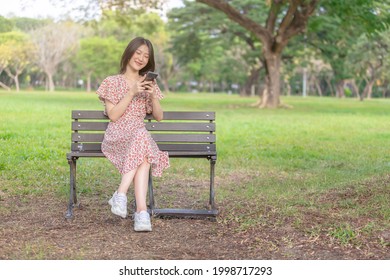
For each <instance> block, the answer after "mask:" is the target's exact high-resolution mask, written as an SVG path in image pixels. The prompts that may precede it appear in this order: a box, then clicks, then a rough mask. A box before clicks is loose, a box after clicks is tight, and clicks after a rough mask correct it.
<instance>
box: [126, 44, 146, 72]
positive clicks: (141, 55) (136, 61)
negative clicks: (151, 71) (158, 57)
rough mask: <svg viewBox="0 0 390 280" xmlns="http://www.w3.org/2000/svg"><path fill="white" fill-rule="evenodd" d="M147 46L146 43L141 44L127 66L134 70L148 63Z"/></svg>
mask: <svg viewBox="0 0 390 280" xmlns="http://www.w3.org/2000/svg"><path fill="white" fill-rule="evenodd" d="M148 61H149V48H148V46H147V45H141V46H140V47H139V48H138V49H137V50H136V51H135V53H134V54H133V56H132V57H131V58H130V60H129V64H128V65H129V66H130V68H131V69H133V70H135V71H139V70H141V69H142V68H144V67H145V66H146V64H148Z"/></svg>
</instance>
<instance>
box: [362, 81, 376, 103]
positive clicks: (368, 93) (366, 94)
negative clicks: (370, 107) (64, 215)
mask: <svg viewBox="0 0 390 280" xmlns="http://www.w3.org/2000/svg"><path fill="white" fill-rule="evenodd" d="M374 83H375V80H370V81H368V82H367V84H366V86H365V87H364V90H363V94H362V96H364V97H365V98H367V99H371V95H372V87H373V86H374ZM360 100H361V101H363V98H361V99H360Z"/></svg>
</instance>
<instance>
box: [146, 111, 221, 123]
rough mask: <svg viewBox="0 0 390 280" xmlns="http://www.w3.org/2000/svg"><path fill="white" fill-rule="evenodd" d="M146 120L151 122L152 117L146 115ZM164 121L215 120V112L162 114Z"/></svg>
mask: <svg viewBox="0 0 390 280" xmlns="http://www.w3.org/2000/svg"><path fill="white" fill-rule="evenodd" d="M145 119H146V120H153V119H154V118H153V116H152V115H146V117H145ZM164 120H199V121H202V120H204V121H213V120H215V112H179V111H178V112H164V117H163V121H164Z"/></svg>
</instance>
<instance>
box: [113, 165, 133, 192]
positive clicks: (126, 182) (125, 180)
mask: <svg viewBox="0 0 390 280" xmlns="http://www.w3.org/2000/svg"><path fill="white" fill-rule="evenodd" d="M136 171H137V169H134V170H131V171H129V172H128V173H126V174H124V175H122V180H121V183H120V185H119V187H118V193H123V194H127V191H128V190H129V187H130V185H131V182H132V181H133V179H134V175H135V173H136Z"/></svg>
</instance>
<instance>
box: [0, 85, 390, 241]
mask: <svg viewBox="0 0 390 280" xmlns="http://www.w3.org/2000/svg"><path fill="white" fill-rule="evenodd" d="M256 100H257V99H256V98H240V97H238V96H231V95H225V94H214V95H213V94H169V95H168V96H167V97H166V98H165V99H164V100H163V101H162V105H163V108H164V109H165V110H177V111H186V110H209V111H216V116H217V149H218V161H217V170H216V172H217V173H216V174H217V184H218V185H217V186H218V189H217V202H218V203H220V204H223V203H224V201H230V200H234V199H237V200H241V201H246V200H247V201H249V202H250V203H253V204H255V205H259V208H261V207H262V206H261V205H260V203H264V202H265V203H266V204H268V205H273V206H275V207H279V208H280V211H281V213H284V214H285V215H287V216H293V217H296V218H299V211H298V209H299V207H305V208H306V209H317V208H318V207H319V206H318V204H317V202H318V201H317V199H318V195H319V194H321V193H325V192H327V191H329V190H332V189H336V190H343V189H345V188H348V187H353V188H355V189H354V191H355V192H356V195H359V193H361V194H362V196H365V195H366V191H367V184H369V183H367V182H371V181H373V182H374V185H375V184H377V185H376V186H375V187H377V188H379V190H378V195H375V193H373V194H372V195H371V196H370V197H369V198H368V202H367V203H365V204H364V205H361V204H360V203H359V201H358V200H356V199H355V198H353V197H352V198H346V199H345V200H344V199H342V200H340V201H338V202H337V203H338V204H337V206H338V207H341V208H345V209H347V210H348V211H349V212H348V215H352V216H354V217H358V216H359V215H362V214H363V215H366V214H367V211H371V213H372V211H375V213H377V214H376V215H377V217H379V216H380V217H382V219H383V223H384V224H381V225H380V226H382V227H383V226H386V225H388V222H389V219H390V214H389V212H390V210H389V207H388V205H389V196H388V195H386V193H387V194H388V191H389V185H388V184H387V183H385V185H381V184H379V183H375V182H377V181H376V180H377V179H378V178H382V177H384V176H386V175H388V174H389V173H390V172H389V171H390V153H389V143H390V119H389V112H390V111H389V109H390V100H383V99H375V100H366V101H364V102H359V101H357V100H355V99H335V98H314V97H309V98H301V97H290V98H283V102H284V103H287V104H289V105H291V106H292V107H293V108H292V109H278V110H259V109H256V108H254V107H251V106H250V105H251V104H253V103H254V102H255V101H256ZM72 109H85V110H86V109H102V105H101V103H100V102H99V101H98V99H97V97H96V95H95V94H93V93H91V94H87V93H83V92H56V93H45V92H21V93H15V92H1V91H0V119H1V122H0V186H1V189H0V190H1V191H0V196H5V195H16V194H34V195H41V194H43V193H46V192H56V193H58V194H59V195H63V196H65V195H66V194H67V192H68V180H69V170H68V169H69V167H68V164H67V161H66V157H65V154H66V153H67V152H68V150H69V147H70V133H71V130H70V112H71V110H72ZM78 166H79V169H78V170H79V173H78V183H79V186H80V188H79V190H78V191H79V192H81V193H84V194H91V195H98V194H102V193H105V190H106V189H107V187H110V189H114V188H115V186H116V185H117V184H118V181H119V178H118V175H117V173H116V170H114V168H113V167H112V166H111V164H110V163H108V162H107V161H105V160H101V159H88V160H80V161H79V162H78ZM171 166H172V167H171V168H170V169H169V170H168V171H167V173H166V176H169V178H171V179H172V178H173V179H174V178H193V179H198V180H200V179H207V176H208V174H207V171H208V170H207V164H206V163H205V164H201V161H199V164H198V162H196V164H194V160H193V159H192V160H191V159H190V160H185V159H173V160H172V161H171ZM161 180H164V177H163V179H161ZM0 199H1V197H0ZM333 206H334V205H333V204H321V207H322V208H321V209H322V210H323V211H327V210H329V209H331V208H332V207H333ZM242 207H244V206H242ZM327 207H328V208H327ZM317 210H318V209H317ZM347 210H346V211H347ZM239 218H240V219H246V218H245V217H242V218H241V217H239ZM252 218H253V217H248V218H247V219H246V220H245V221H242V227H244V228H247V227H248V224H249V225H257V224H259V223H261V221H260V222H259V220H258V219H257V220H256V221H252V220H251V219H252ZM296 224H297V225H298V226H299V224H300V222H299V221H297V222H296ZM378 227H379V225H378ZM348 230H353V229H350V228H348ZM343 234H344V228H342V227H341V228H340V227H339V228H336V230H333V231H332V232H331V235H332V236H333V237H335V238H339V236H341V238H344V237H343ZM344 240H346V239H345V238H344Z"/></svg>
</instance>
